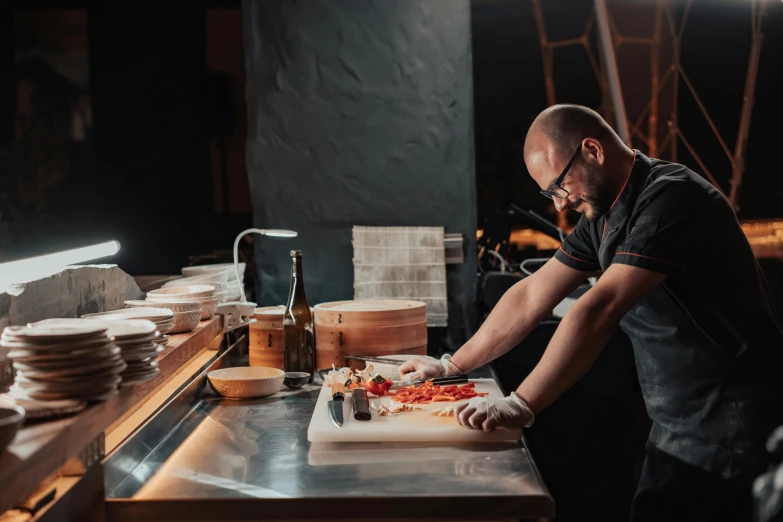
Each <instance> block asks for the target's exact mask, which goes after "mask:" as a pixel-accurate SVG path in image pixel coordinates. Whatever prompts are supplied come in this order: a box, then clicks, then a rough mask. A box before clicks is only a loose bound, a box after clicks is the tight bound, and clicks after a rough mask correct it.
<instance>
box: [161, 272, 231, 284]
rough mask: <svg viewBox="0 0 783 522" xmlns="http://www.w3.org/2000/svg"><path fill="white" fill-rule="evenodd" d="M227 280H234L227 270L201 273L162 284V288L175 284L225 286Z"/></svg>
mask: <svg viewBox="0 0 783 522" xmlns="http://www.w3.org/2000/svg"><path fill="white" fill-rule="evenodd" d="M232 271H233V269H232ZM229 279H236V277H234V276H232V275H231V272H230V271H229V270H228V269H226V270H216V271H213V272H203V273H200V274H195V275H192V276H187V277H185V276H183V277H180V278H179V279H172V280H171V281H166V282H165V283H163V286H164V287H165V286H174V285H176V284H177V283H182V284H183V285H201V284H204V285H211V284H212V283H222V284H226V283H228V280H229Z"/></svg>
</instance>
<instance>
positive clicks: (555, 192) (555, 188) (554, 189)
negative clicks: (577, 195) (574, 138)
mask: <svg viewBox="0 0 783 522" xmlns="http://www.w3.org/2000/svg"><path fill="white" fill-rule="evenodd" d="M581 151H582V143H581V142H580V143H579V147H577V148H576V152H574V155H573V156H571V159H570V160H569V161H568V164H567V165H566V166H565V168H564V169H563V172H562V173H561V174H560V175H559V176H558V177H557V179H556V180H555V181H553V182H552V184H551V185H549V188H548V189H546V190H542V191H541V194H542V195H544V196H546V197H548V198H549V199H555V198H557V199H566V198H567V197H568V196H569V195H570V194H571V193H570V192H568V191H567V190H566V189H564V188H563V187H561V186H560V184H561V183H562V182H563V178H565V177H566V174H568V171H569V170H571V165H573V164H574V161H575V160H576V157H577V156H578V155H579V153H580V152H581Z"/></svg>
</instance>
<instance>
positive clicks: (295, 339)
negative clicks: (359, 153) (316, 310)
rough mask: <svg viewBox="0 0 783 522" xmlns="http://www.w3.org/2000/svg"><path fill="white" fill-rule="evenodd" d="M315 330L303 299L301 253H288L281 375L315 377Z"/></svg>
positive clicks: (304, 297)
mask: <svg viewBox="0 0 783 522" xmlns="http://www.w3.org/2000/svg"><path fill="white" fill-rule="evenodd" d="M314 331H315V326H314V324H313V314H312V312H311V311H310V305H309V304H307V296H306V295H305V287H304V277H303V276H302V251H301V250H292V251H291V286H290V289H289V290H288V302H287V304H286V310H285V316H284V318H283V338H284V343H285V371H287V372H305V373H309V374H310V378H309V379H308V381H307V382H313V375H314V374H315V335H314Z"/></svg>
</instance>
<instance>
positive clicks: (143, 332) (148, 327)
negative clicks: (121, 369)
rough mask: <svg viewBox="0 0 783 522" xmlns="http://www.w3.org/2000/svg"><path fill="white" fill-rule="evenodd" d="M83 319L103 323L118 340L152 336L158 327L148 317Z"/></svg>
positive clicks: (111, 335) (110, 334)
mask: <svg viewBox="0 0 783 522" xmlns="http://www.w3.org/2000/svg"><path fill="white" fill-rule="evenodd" d="M82 320H83V321H90V322H95V323H98V324H103V325H104V326H106V327H107V328H108V332H107V333H108V334H109V336H110V337H114V339H115V340H116V341H122V340H126V339H135V338H138V337H151V336H153V335H154V334H155V332H156V331H157V328H158V327H157V325H156V324H155V323H153V322H152V321H149V320H147V319H117V320H115V321H111V320H105V319H103V320H101V319H82Z"/></svg>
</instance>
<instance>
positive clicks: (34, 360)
mask: <svg viewBox="0 0 783 522" xmlns="http://www.w3.org/2000/svg"><path fill="white" fill-rule="evenodd" d="M0 345H2V347H3V348H5V349H7V350H9V352H8V358H9V359H11V360H12V361H13V363H14V369H15V370H16V378H15V382H14V385H13V386H12V387H11V392H12V394H13V395H14V396H15V397H19V398H24V399H35V400H42V401H49V400H62V399H76V400H78V401H88V402H94V401H102V400H106V399H108V398H109V397H111V396H113V395H116V394H117V386H118V385H119V384H120V382H121V381H122V377H121V376H120V373H121V372H123V371H124V370H125V368H126V364H125V361H124V360H123V359H122V358H121V357H120V348H119V347H117V346H116V345H115V344H114V343H113V342H112V339H111V338H110V337H109V335H108V327H107V326H105V325H103V324H97V323H92V322H88V321H80V320H78V319H49V320H46V321H41V322H39V323H34V324H30V325H28V326H9V327H6V328H5V330H3V334H2V336H0Z"/></svg>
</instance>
